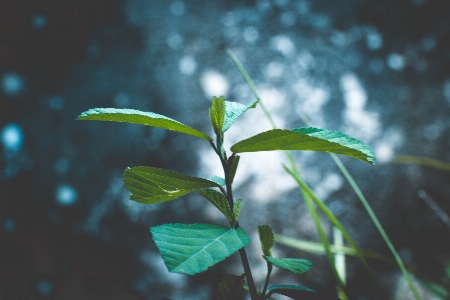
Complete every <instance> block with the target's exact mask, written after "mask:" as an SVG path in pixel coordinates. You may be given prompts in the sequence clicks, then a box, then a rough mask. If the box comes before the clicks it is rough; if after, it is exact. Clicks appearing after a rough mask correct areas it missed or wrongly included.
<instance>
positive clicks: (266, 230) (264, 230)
mask: <svg viewBox="0 0 450 300" xmlns="http://www.w3.org/2000/svg"><path fill="white" fill-rule="evenodd" d="M258 234H259V240H260V242H261V248H262V251H263V254H264V255H265V256H272V247H273V241H274V236H273V232H272V228H270V226H269V225H260V226H258Z"/></svg>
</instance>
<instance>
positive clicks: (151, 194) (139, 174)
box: [123, 167, 221, 204]
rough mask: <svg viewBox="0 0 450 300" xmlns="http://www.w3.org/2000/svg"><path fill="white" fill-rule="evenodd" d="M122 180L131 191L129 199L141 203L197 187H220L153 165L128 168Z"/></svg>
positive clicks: (167, 197) (160, 199) (159, 200)
mask: <svg viewBox="0 0 450 300" xmlns="http://www.w3.org/2000/svg"><path fill="white" fill-rule="evenodd" d="M123 181H124V183H125V186H126V187H127V189H128V190H129V191H130V192H131V196H130V199H131V200H134V201H137V202H140V203H143V204H157V203H161V202H165V201H170V200H174V199H176V198H178V197H181V196H183V195H186V194H188V193H190V192H192V191H195V190H198V189H204V188H208V187H219V188H220V187H221V186H220V185H219V184H217V183H215V182H213V181H211V180H207V179H203V178H197V177H192V176H188V175H184V174H181V173H176V172H172V171H169V170H165V169H160V168H154V167H134V168H128V169H126V170H125V174H124V176H123Z"/></svg>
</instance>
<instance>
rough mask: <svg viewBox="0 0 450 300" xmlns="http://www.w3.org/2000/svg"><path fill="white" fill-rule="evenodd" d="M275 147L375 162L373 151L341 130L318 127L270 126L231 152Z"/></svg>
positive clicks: (238, 144)
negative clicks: (273, 127)
mask: <svg viewBox="0 0 450 300" xmlns="http://www.w3.org/2000/svg"><path fill="white" fill-rule="evenodd" d="M274 150H312V151H322V152H331V153H337V154H343V155H347V156H350V157H354V158H358V159H361V160H363V161H365V162H368V163H371V164H375V156H374V154H373V151H372V150H371V149H370V148H369V147H368V146H366V145H365V144H363V143H362V142H361V141H359V140H357V139H354V138H351V137H349V136H348V135H345V134H343V133H341V132H337V131H330V130H325V129H320V128H313V127H308V128H298V129H294V130H283V129H272V130H269V131H265V132H262V133H260V134H257V135H255V136H252V137H250V138H248V139H245V140H243V141H240V142H238V143H237V144H235V145H234V146H232V147H231V151H233V152H234V153H241V152H258V151H274Z"/></svg>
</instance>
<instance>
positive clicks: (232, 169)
mask: <svg viewBox="0 0 450 300" xmlns="http://www.w3.org/2000/svg"><path fill="white" fill-rule="evenodd" d="M240 158H241V157H240V156H239V155H235V156H234V157H233V160H232V161H231V166H230V180H231V183H233V180H234V176H235V175H236V171H237V167H238V164H239V159H240Z"/></svg>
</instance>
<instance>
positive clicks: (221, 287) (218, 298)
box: [214, 274, 245, 300]
mask: <svg viewBox="0 0 450 300" xmlns="http://www.w3.org/2000/svg"><path fill="white" fill-rule="evenodd" d="M244 278H245V274H242V275H241V276H236V275H225V276H224V277H222V279H221V280H220V281H219V283H218V284H217V286H216V290H215V292H214V300H239V299H242V297H243V295H244Z"/></svg>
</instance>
